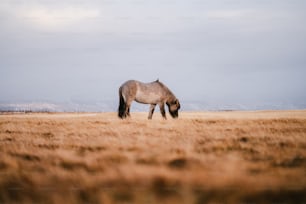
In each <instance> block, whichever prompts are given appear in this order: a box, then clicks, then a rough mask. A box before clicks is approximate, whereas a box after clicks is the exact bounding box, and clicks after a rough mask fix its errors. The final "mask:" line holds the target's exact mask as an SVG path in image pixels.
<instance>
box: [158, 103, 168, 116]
mask: <svg viewBox="0 0 306 204" xmlns="http://www.w3.org/2000/svg"><path fill="white" fill-rule="evenodd" d="M159 109H160V113H161V114H162V116H163V118H164V119H167V117H166V111H165V104H164V103H160V104H159Z"/></svg>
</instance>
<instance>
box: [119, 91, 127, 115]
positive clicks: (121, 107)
mask: <svg viewBox="0 0 306 204" xmlns="http://www.w3.org/2000/svg"><path fill="white" fill-rule="evenodd" d="M125 106H126V104H125V101H124V98H123V96H122V91H121V88H120V89H119V108H118V117H119V118H122V119H123V118H125Z"/></svg>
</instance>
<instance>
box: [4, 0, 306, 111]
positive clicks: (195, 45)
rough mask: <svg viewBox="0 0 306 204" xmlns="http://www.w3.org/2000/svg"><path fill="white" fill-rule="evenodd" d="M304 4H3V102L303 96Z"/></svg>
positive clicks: (52, 0)
mask: <svg viewBox="0 0 306 204" xmlns="http://www.w3.org/2000/svg"><path fill="white" fill-rule="evenodd" d="M305 11H306V1H305V0H290V1H288V0H248V1H245V0H218V1H214V0H103V1H101V0H1V2H0V31H1V32H0V101H14V102H18V101H35V100H40V101H44V100H47V101H57V102H67V101H74V100H78V101H103V100H116V101H117V98H118V87H119V86H120V85H121V84H122V83H123V82H124V81H126V80H128V79H138V80H140V81H144V82H150V81H153V80H156V79H157V78H159V79H160V80H161V81H162V82H164V83H165V84H166V85H168V87H169V88H170V89H172V91H173V92H174V93H175V94H176V95H177V97H178V98H180V99H181V100H184V101H188V100H200V101H217V102H219V103H220V102H222V103H224V104H227V103H242V104H248V103H254V102H255V103H282V102H283V103H291V104H301V103H304V104H305V101H306V91H305V90H306V80H305V77H306V12H305ZM305 108H306V107H305Z"/></svg>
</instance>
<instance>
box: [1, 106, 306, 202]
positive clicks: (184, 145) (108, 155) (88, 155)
mask: <svg viewBox="0 0 306 204" xmlns="http://www.w3.org/2000/svg"><path fill="white" fill-rule="evenodd" d="M131 114H132V118H130V119H128V120H120V119H118V118H117V115H116V113H93V114H91V113H82V114H76V113H75V114H68V113H51V114H50V113H49V114H48V113H43V114H39V113H30V114H2V115H0V203H195V204H197V203H199V204H200V203H284V204H285V203H306V111H258V112H186V113H181V114H180V118H179V119H177V120H173V119H170V117H169V116H168V118H169V119H168V120H163V119H162V118H161V117H160V114H159V113H156V114H155V115H154V116H153V120H152V121H149V120H147V113H131Z"/></svg>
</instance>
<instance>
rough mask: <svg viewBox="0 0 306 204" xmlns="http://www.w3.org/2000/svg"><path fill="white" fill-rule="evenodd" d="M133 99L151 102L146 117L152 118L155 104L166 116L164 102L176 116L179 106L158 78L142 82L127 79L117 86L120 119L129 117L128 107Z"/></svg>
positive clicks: (139, 101)
mask: <svg viewBox="0 0 306 204" xmlns="http://www.w3.org/2000/svg"><path fill="white" fill-rule="evenodd" d="M133 101H136V102H138V103H142V104H151V105H150V111H149V116H148V119H149V120H150V119H152V116H153V113H154V109H155V106H156V105H159V108H160V113H161V115H162V117H163V118H164V119H167V117H166V111H165V107H164V106H165V103H166V104H167V106H168V110H169V113H170V115H171V116H172V117H173V118H178V110H179V109H180V108H181V105H180V102H179V100H178V99H177V98H176V97H175V95H174V94H173V93H172V92H171V91H170V89H169V88H168V87H167V86H165V85H164V84H163V83H162V82H160V81H159V80H158V79H157V80H156V81H153V82H150V83H143V82H140V81H136V80H129V81H126V82H125V83H123V84H122V85H121V86H120V88H119V107H118V117H119V118H121V119H124V118H127V117H130V107H131V104H132V102H133Z"/></svg>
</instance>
